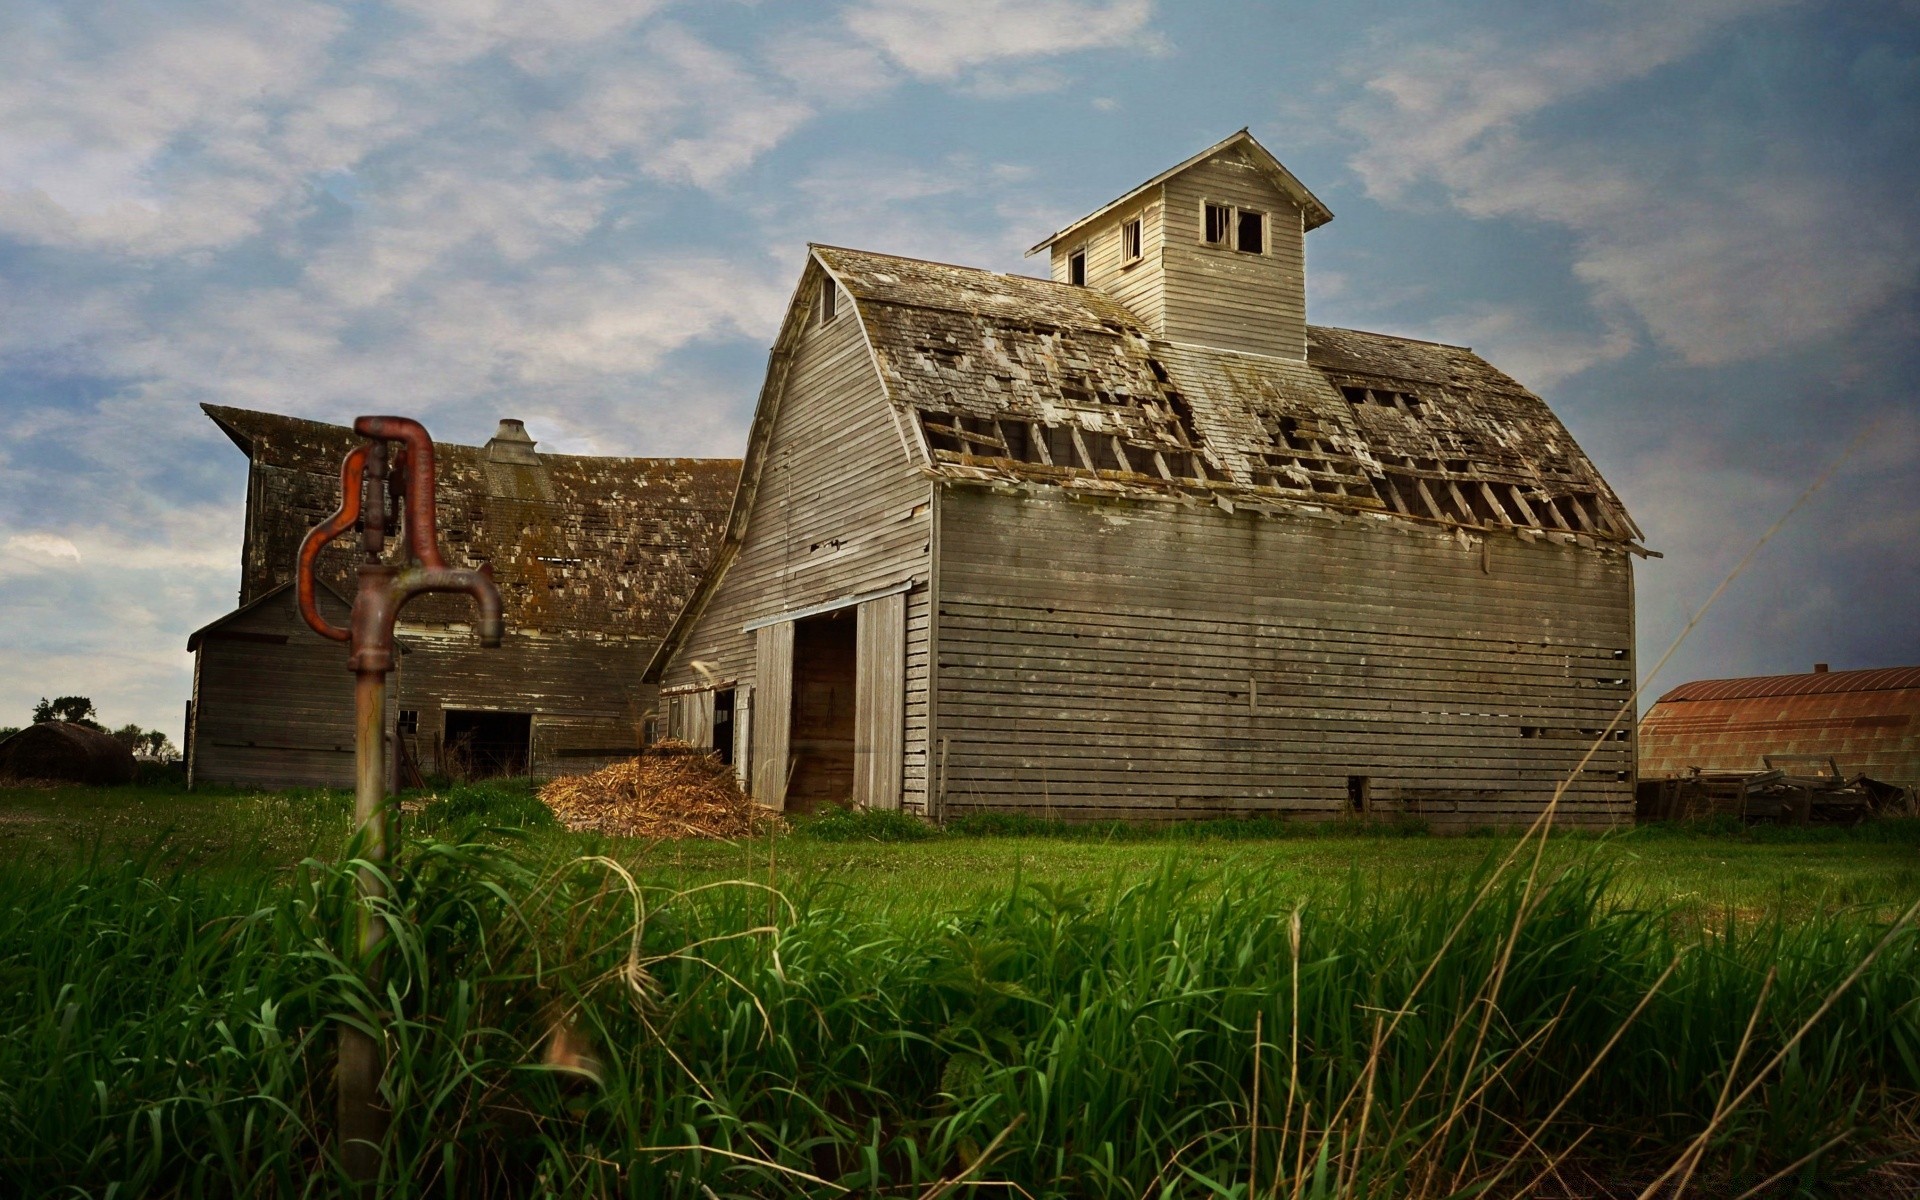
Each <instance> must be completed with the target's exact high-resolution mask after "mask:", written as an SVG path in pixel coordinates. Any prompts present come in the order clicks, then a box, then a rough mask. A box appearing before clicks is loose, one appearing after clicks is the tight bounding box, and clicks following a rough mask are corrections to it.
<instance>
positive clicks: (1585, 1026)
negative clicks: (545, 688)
mask: <svg viewBox="0 0 1920 1200" xmlns="http://www.w3.org/2000/svg"><path fill="white" fill-rule="evenodd" d="M410 801H411V807H413V808H414V809H415V810H416V811H415V812H414V814H413V815H411V816H410V817H409V818H408V826H407V829H406V833H407V835H408V837H409V842H408V844H407V848H406V849H405V851H404V853H403V855H402V858H401V861H400V863H399V870H398V872H397V876H398V881H399V891H398V893H397V897H396V900H395V902H394V905H393V907H392V908H391V909H390V910H387V911H388V914H389V920H390V923H391V927H392V930H393V933H394V937H393V939H392V940H391V942H390V943H389V950H388V951H387V953H386V954H385V957H384V960H383V963H382V965H381V967H380V976H379V982H378V983H376V982H374V977H373V976H372V975H370V973H369V971H368V964H366V963H363V962H360V961H357V960H356V959H355V958H354V957H353V955H352V954H351V953H350V952H348V951H347V950H345V949H344V948H343V947H345V946H346V945H348V944H350V943H349V939H348V938H347V937H346V931H347V930H348V928H350V925H351V917H352V913H353V912H354V911H355V908H356V902H355V900H354V889H353V885H352V881H351V876H350V874H349V873H348V872H347V871H346V870H345V869H344V868H343V867H342V866H340V865H338V864H339V860H340V854H341V848H342V845H343V842H344V839H345V836H346V834H347V815H346V814H347V801H346V798H345V797H343V796H341V795H339V794H331V793H325V792H311V793H287V794H277V795H260V794H248V793H240V792H207V793H196V794H191V795H188V794H182V793H180V792H178V791H170V790H167V789H165V788H128V789H111V790H103V789H85V788H57V789H51V790H35V789H15V790H8V791H0V862H4V863H5V864H6V866H7V870H6V871H4V872H0V1029H5V1030H6V1032H5V1034H4V1035H0V1195H16V1194H17V1195H46V1194H64V1195H76V1196H101V1197H106V1196H113V1197H116V1198H118V1197H128V1196H214V1195H219V1196H228V1195H245V1196H262V1197H265V1196H275V1197H277V1196H333V1195H340V1194H343V1193H344V1184H343V1182H342V1180H341V1179H340V1177H339V1176H338V1175H337V1173H336V1171H335V1169H334V1166H333V1160H332V1153H333V1147H332V1142H331V1138H330V1129H331V1104H332V1099H331V1075H330V1070H331V1062H332V1046H333V1039H334V1036H335V1032H336V1031H337V1029H338V1028H339V1027H340V1024H341V1023H342V1022H344V1021H358V1022H362V1023H371V1024H373V1025H376V1026H377V1027H378V1028H380V1029H381V1030H382V1031H383V1038H384V1040H385V1044H386V1046H387V1051H388V1059H389V1062H390V1064H391V1066H390V1069H389V1071H388V1074H387V1078H386V1088H387V1097H388V1099H389V1101H390V1103H391V1105H392V1107H393V1111H394V1114H395V1118H394V1122H393V1126H392V1129H391V1132H390V1134H389V1137H388V1141H387V1144H386V1146H385V1162H386V1163H387V1171H388V1174H387V1177H386V1179H385V1181H384V1183H383V1186H382V1194H386V1195H406V1196H413V1195H418V1196H495V1195H497V1196H523V1195H524V1196H536V1195H537V1196H557V1197H558V1196H564V1197H599V1196H635V1197H639V1196H676V1197H677V1196H685V1197H688V1198H690V1200H691V1198H695V1197H697V1198H699V1200H708V1198H710V1197H714V1196H729V1197H730V1196H771V1195H805V1196H844V1195H897V1196H919V1197H929V1198H930V1197H932V1196H934V1195H944V1196H956V1195H960V1194H963V1193H965V1192H984V1193H986V1194H992V1195H1010V1196H1023V1195H1024V1196H1032V1197H1036V1198H1037V1197H1060V1198H1063V1200H1064V1198H1066V1197H1079V1196H1099V1197H1121V1196H1126V1197H1141V1196H1156V1197H1158V1196H1166V1197H1172V1196H1183V1197H1184V1196H1210V1197H1231V1198H1235V1200H1241V1198H1250V1197H1254V1196H1259V1197H1276V1196H1280V1197H1287V1198H1288V1200H1294V1198H1296V1197H1309V1196H1310V1197H1316V1198H1331V1197H1363V1196H1364V1197H1435V1198H1438V1197H1456V1196H1458V1197H1466V1196H1522V1195H1527V1196H1538V1197H1560V1196H1572V1195H1595V1196H1598V1195H1634V1194H1636V1192H1637V1191H1638V1190H1639V1188H1640V1187H1641V1186H1643V1185H1645V1184H1646V1183H1648V1182H1650V1181H1652V1180H1654V1179H1655V1178H1656V1177H1657V1176H1659V1175H1660V1173H1661V1172H1662V1171H1663V1170H1665V1169H1666V1168H1668V1167H1671V1166H1674V1165H1675V1164H1677V1163H1682V1162H1684V1161H1687V1160H1688V1158H1689V1156H1690V1155H1691V1154H1692V1153H1693V1152H1694V1151H1695V1150H1696V1149H1697V1151H1698V1158H1697V1162H1696V1163H1695V1164H1694V1173H1693V1175H1692V1178H1691V1180H1690V1182H1689V1189H1688V1191H1687V1194H1688V1195H1696V1196H1724V1197H1729V1198H1731V1197H1737V1196H1740V1195H1742V1193H1744V1192H1748V1191H1750V1190H1751V1189H1753V1188H1754V1187H1756V1186H1759V1187H1761V1189H1762V1190H1761V1191H1759V1192H1755V1193H1754V1195H1771V1196H1787V1195H1795V1196H1842V1195H1845V1196H1887V1197H1891V1196H1908V1195H1913V1194H1915V1193H1916V1190H1917V1189H1920V1176H1916V1174H1915V1172H1914V1169H1913V1161H1914V1160H1915V1159H1916V1157H1920V1134H1916V1128H1917V1127H1920V945H1916V941H1915V938H1914V936H1913V932H1912V930H1911V929H1910V928H1908V927H1905V926H1901V925H1898V924H1896V923H1895V921H1896V918H1897V917H1899V916H1900V915H1901V914H1902V912H1903V910H1904V909H1906V907H1907V906H1908V905H1910V904H1912V903H1913V902H1914V900H1915V898H1916V897H1920V822H1916V821H1912V820H1903V821H1892V822H1884V823H1881V824H1879V825H1877V826H1873V827H1869V828H1863V829H1861V830H1853V831H1835V830H1803V831H1792V830H1786V831H1773V832H1767V831H1754V832H1747V831H1728V830H1717V831H1716V830H1701V829H1693V830H1688V829H1660V828H1650V829H1641V830H1634V831H1629V832H1623V833H1620V834H1616V835H1612V836H1607V837H1564V838H1553V839H1550V840H1548V841H1547V842H1546V843H1545V844H1544V848H1543V849H1542V850H1541V852H1540V857H1539V862H1540V865H1541V868H1542V869H1541V870H1540V871H1539V872H1538V874H1537V875H1530V874H1529V871H1528V869H1527V868H1528V867H1529V866H1530V865H1531V864H1532V863H1533V861H1534V858H1533V854H1532V847H1531V846H1525V845H1521V844H1520V843H1518V842H1517V841H1516V839H1515V838H1513V837H1510V836H1502V837H1473V838H1435V837H1427V836H1409V835H1408V833H1407V831H1403V830H1397V829H1392V828H1385V829H1382V828H1319V827H1304V826H1296V827H1273V826H1262V825H1257V824H1245V823H1241V824H1233V823H1223V824H1219V825H1206V826H1193V827H1185V828H1181V829H1178V830H1174V831H1168V832H1161V833H1155V834H1144V833H1140V832H1138V831H1132V830H1125V829H1107V830H1067V829H1059V828H1050V827H1039V828H1033V829H1029V830H1028V831H1027V834H1026V835H1024V836H1007V835H1005V834H1004V833H1002V834H998V835H983V834H980V833H978V832H976V833H965V832H949V833H945V834H940V835H935V836H927V834H926V831H924V830H922V829H921V828H920V827H918V826H914V825H911V824H903V823H902V822H900V821H890V820H886V819H883V818H872V819H854V820H844V819H833V820H826V821H821V822H816V823H812V824H802V825H799V826H797V827H796V828H794V829H793V830H791V831H789V832H784V833H780V834H778V835H772V836H768V837H765V838H761V839H757V840H753V841H748V842H743V843H738V844H720V843H678V844H676V843H662V844H646V843H638V842H607V841H603V840H597V839H590V838H586V837H580V836H576V835H571V834H567V833H564V832H562V831H560V830H557V829H555V828H552V827H551V822H550V819H548V818H546V816H545V811H544V809H541V808H539V806H538V805H537V803H536V802H534V801H533V800H532V798H531V796H530V793H529V791H528V789H527V788H525V787H524V786H522V785H515V784H512V783H503V784H493V785H484V786H477V787H470V788H462V789H453V790H451V791H449V792H447V793H445V794H442V795H434V796H415V797H410ZM1516 851H1518V853H1516ZM1505 860H1511V865H1510V866H1509V867H1508V868H1507V869H1505V870H1504V871H1503V870H1501V869H1500V864H1501V863H1502V862H1503V861H1505ZM560 1027H564V1028H566V1029H567V1030H569V1031H570V1033H569V1035H568V1036H569V1037H570V1038H575V1037H577V1038H578V1039H581V1040H582V1042H583V1043H584V1044H587V1045H590V1046H591V1048H592V1049H591V1051H590V1055H589V1057H590V1059H591V1062H588V1063H586V1064H585V1066H584V1067H582V1065H581V1064H580V1063H579V1062H575V1061H574V1060H571V1059H565V1058H564V1057H563V1058H562V1059H561V1060H556V1059H555V1058H554V1055H553V1047H554V1046H555V1045H556V1044H557V1043H556V1042H555V1040H554V1039H555V1037H556V1034H555V1030H556V1028H560ZM1736 1100H1737V1103H1736V1102H1735V1101H1736ZM1702 1131H1705V1134H1704V1136H1702ZM1696 1138H1699V1139H1700V1140H1699V1141H1698V1143H1697V1145H1696ZM1669 1184H1671V1180H1670V1181H1669Z"/></svg>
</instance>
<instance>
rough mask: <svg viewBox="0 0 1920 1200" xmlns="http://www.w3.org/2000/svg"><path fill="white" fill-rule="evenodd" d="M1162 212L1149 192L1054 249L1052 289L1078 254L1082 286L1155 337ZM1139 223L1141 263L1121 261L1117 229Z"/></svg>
mask: <svg viewBox="0 0 1920 1200" xmlns="http://www.w3.org/2000/svg"><path fill="white" fill-rule="evenodd" d="M1165 211H1166V206H1165V205H1164V204H1163V203H1162V201H1161V197H1160V190H1159V189H1158V188H1154V189H1150V190H1149V191H1146V192H1143V193H1141V195H1140V196H1139V198H1138V199H1137V200H1136V201H1135V202H1134V203H1132V204H1129V205H1127V206H1126V207H1125V208H1122V209H1116V210H1115V211H1114V212H1113V213H1112V214H1111V215H1109V216H1108V217H1106V218H1103V219H1102V220H1100V221H1098V222H1095V223H1094V224H1092V225H1089V226H1088V227H1087V228H1086V229H1084V230H1081V231H1080V232H1079V233H1077V234H1075V235H1074V237H1073V239H1072V240H1071V241H1070V242H1062V243H1060V244H1058V245H1056V246H1054V247H1053V253H1052V261H1051V267H1052V270H1053V280H1054V282H1055V283H1067V282H1069V280H1068V278H1067V259H1068V258H1069V257H1071V256H1072V255H1073V254H1074V253H1076V252H1077V251H1081V250H1084V251H1086V255H1087V286H1088V287H1091V288H1098V289H1099V290H1101V291H1103V292H1105V293H1106V294H1107V295H1109V296H1112V297H1113V298H1114V299H1115V300H1118V301H1119V302H1120V303H1122V304H1124V305H1126V306H1127V310H1128V311H1129V312H1131V313H1133V315H1134V316H1135V317H1137V318H1138V319H1139V321H1140V323H1141V324H1143V325H1145V326H1146V327H1147V328H1149V329H1152V330H1154V331H1155V332H1156V333H1157V332H1159V331H1160V329H1161V326H1162V325H1163V323H1164V312H1165V289H1164V287H1163V286H1162V281H1163V278H1164V276H1163V272H1162V268H1161V261H1160V254H1161V246H1162V244H1163V243H1164V242H1165V240H1166V239H1165V235H1164V233H1163V232H1162V217H1163V216H1164V215H1165ZM1135 218H1139V221H1140V257H1139V258H1138V259H1136V260H1134V261H1133V262H1131V263H1129V262H1126V261H1124V260H1123V258H1122V252H1121V245H1120V226H1121V225H1123V224H1124V223H1126V222H1128V221H1131V220H1134V219H1135Z"/></svg>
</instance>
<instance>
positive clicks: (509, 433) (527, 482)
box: [484, 417, 553, 500]
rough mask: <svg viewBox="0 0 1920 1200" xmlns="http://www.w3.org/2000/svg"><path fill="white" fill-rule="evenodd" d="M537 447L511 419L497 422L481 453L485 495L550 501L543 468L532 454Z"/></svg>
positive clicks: (550, 487) (550, 491)
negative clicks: (483, 463) (484, 470)
mask: <svg viewBox="0 0 1920 1200" xmlns="http://www.w3.org/2000/svg"><path fill="white" fill-rule="evenodd" d="M537 444H538V443H536V442H535V441H534V440H533V439H532V438H531V437H529V436H528V435H527V427H526V426H525V425H524V424H522V423H521V422H519V421H516V420H514V419H513V418H511V417H503V418H502V419H501V421H500V428H498V429H496V430H494V431H493V437H492V438H490V439H488V441H487V445H486V450H485V451H484V453H485V456H486V464H485V467H486V476H487V493H488V495H492V496H499V497H501V498H502V499H508V500H551V499H553V481H552V480H551V479H549V478H548V476H547V465H546V464H545V463H543V462H541V461H540V456H539V455H538V454H536V453H534V449H533V448H534V446H535V445H537Z"/></svg>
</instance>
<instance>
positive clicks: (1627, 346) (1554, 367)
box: [1411, 304, 1635, 392]
mask: <svg viewBox="0 0 1920 1200" xmlns="http://www.w3.org/2000/svg"><path fill="white" fill-rule="evenodd" d="M1411 332H1412V334H1413V335H1414V336H1416V337H1425V338H1430V339H1432V340H1434V341H1442V342H1450V343H1453V344H1456V345H1458V344H1465V345H1470V346H1472V347H1473V349H1474V350H1475V352H1476V353H1478V354H1479V355H1480V356H1481V357H1482V358H1485V359H1486V360H1487V361H1489V362H1492V363H1495V364H1497V365H1498V366H1499V368H1500V369H1501V370H1502V371H1505V372H1506V373H1507V374H1509V375H1511V376H1513V377H1514V378H1515V379H1517V380H1519V381H1520V382H1521V383H1522V384H1523V385H1525V386H1526V387H1527V388H1529V389H1530V390H1532V391H1535V392H1542V391H1545V390H1547V389H1548V388H1551V387H1553V385H1555V384H1557V383H1559V382H1560V381H1561V380H1563V379H1568V378H1571V377H1573V376H1575V375H1578V374H1580V373H1581V372H1582V371H1586V370H1589V369H1590V368H1592V367H1596V366H1598V365H1600V364H1601V363H1606V362H1613V361H1615V360H1617V359H1620V358H1624V357H1625V356H1626V355H1628V354H1630V353H1632V351H1633V348H1634V345H1635V339H1634V336H1633V332H1632V331H1631V330H1629V329H1627V328H1625V327H1623V326H1620V325H1617V324H1616V325H1614V326H1612V327H1610V328H1603V329H1601V330H1599V331H1598V332H1593V333H1588V332H1584V331H1572V330H1560V329H1547V328H1543V327H1542V326H1541V325H1540V324H1539V323H1538V322H1537V321H1536V320H1535V319H1534V317H1533V315H1532V314H1531V313H1530V312H1529V311H1528V310H1527V309H1526V308H1523V307H1521V306H1519V305H1513V304H1485V305H1477V306H1474V307H1471V308H1467V309H1464V310H1461V311H1458V312H1452V313H1446V314H1443V315H1440V316H1436V317H1433V318H1431V319H1429V320H1425V321H1421V322H1417V323H1416V324H1415V325H1414V326H1413V328H1412V330H1411Z"/></svg>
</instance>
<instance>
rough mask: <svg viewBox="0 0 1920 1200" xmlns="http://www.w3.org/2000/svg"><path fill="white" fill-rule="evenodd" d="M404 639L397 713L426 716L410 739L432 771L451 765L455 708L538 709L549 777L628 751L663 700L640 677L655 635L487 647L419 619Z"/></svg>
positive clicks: (536, 739)
mask: <svg viewBox="0 0 1920 1200" xmlns="http://www.w3.org/2000/svg"><path fill="white" fill-rule="evenodd" d="M308 636H312V635H311V634H309V635H308ZM398 637H399V638H400V640H401V642H402V643H403V644H404V645H405V647H406V652H405V653H403V654H402V655H401V656H400V666H399V669H398V670H397V671H395V672H394V674H393V677H392V680H391V683H390V685H389V694H390V695H391V696H392V699H393V705H392V706H393V707H394V708H395V709H396V710H398V709H409V710H412V711H414V712H416V713H418V714H419V731H418V733H417V734H416V735H414V736H413V737H410V738H408V746H409V749H410V750H411V751H412V752H413V754H414V756H415V759H416V761H417V762H419V764H420V766H421V769H422V770H424V771H427V772H428V773H432V772H434V771H437V770H440V769H441V768H442V765H443V764H442V763H441V762H440V757H441V747H442V737H443V734H444V732H445V729H446V716H445V714H446V710H448V709H461V710H478V711H489V712H523V713H530V714H532V716H533V745H532V747H531V750H532V761H531V763H530V764H529V769H530V771H531V773H532V774H533V775H535V776H536V777H542V778H544V777H548V776H552V775H566V774H577V773H579V772H582V771H590V770H594V769H596V768H598V767H601V766H604V765H606V764H607V763H609V762H613V761H617V760H618V759H620V758H623V757H628V756H630V755H631V753H632V752H633V751H634V750H636V749H638V747H639V746H640V744H641V735H642V731H643V727H644V724H645V722H646V719H647V717H648V716H650V715H652V714H653V713H654V711H655V706H656V704H657V696H656V692H657V689H655V688H653V687H651V686H649V685H647V684H644V683H642V682H641V681H640V671H641V668H643V667H644V666H645V665H646V662H647V657H648V655H650V654H651V653H652V652H653V647H654V644H655V643H654V641H653V640H652V639H649V638H616V637H598V636H592V635H572V636H565V635H556V634H531V633H523V632H516V631H514V630H512V629H509V630H508V631H507V636H506V638H505V640H504V641H503V642H502V644H501V646H500V647H499V648H498V649H488V648H486V647H484V646H482V645H481V644H480V643H479V641H478V640H477V639H475V637H474V636H473V633H472V632H471V631H470V630H468V629H467V628H465V627H464V626H459V625H414V624H403V625H401V626H400V628H399V630H398ZM339 653H340V654H341V655H342V657H343V658H344V651H340V652H339ZM502 681H511V683H510V685H505V684H503V682H502ZM589 751H601V752H603V753H589Z"/></svg>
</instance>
